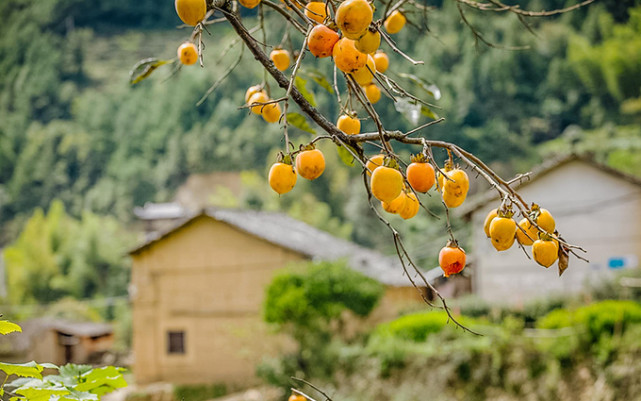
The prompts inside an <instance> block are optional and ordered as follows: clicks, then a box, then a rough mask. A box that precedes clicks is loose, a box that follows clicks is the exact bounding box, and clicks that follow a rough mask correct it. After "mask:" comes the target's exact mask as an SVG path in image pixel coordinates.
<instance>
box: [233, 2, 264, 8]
mask: <svg viewBox="0 0 641 401" xmlns="http://www.w3.org/2000/svg"><path fill="white" fill-rule="evenodd" d="M238 2H239V3H240V5H241V6H243V7H245V8H249V9H251V8H256V6H257V5H259V4H260V0H238Z"/></svg>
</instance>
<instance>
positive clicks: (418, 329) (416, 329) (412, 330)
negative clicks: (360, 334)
mask: <svg viewBox="0 0 641 401" xmlns="http://www.w3.org/2000/svg"><path fill="white" fill-rule="evenodd" d="M449 320H450V319H449V317H448V316H447V313H446V312H445V311H428V312H420V313H413V314H409V315H404V316H401V317H399V318H397V319H395V320H392V321H391V322H389V323H384V324H381V325H379V326H378V327H377V328H376V334H377V335H379V336H384V337H387V336H391V337H397V338H402V339H406V340H411V341H416V342H420V341H425V339H426V338H427V337H428V336H429V335H430V334H433V333H438V332H440V331H441V330H443V328H444V327H445V326H446V325H447V324H448V322H449ZM459 321H460V322H461V324H463V325H465V326H466V327H472V326H473V324H474V321H473V320H472V319H469V318H462V319H461V320H459Z"/></svg>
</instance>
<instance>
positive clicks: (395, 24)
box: [383, 10, 407, 35]
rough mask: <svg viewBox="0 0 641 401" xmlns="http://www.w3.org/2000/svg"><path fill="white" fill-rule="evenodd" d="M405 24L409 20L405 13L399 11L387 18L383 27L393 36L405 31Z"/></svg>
mask: <svg viewBox="0 0 641 401" xmlns="http://www.w3.org/2000/svg"><path fill="white" fill-rule="evenodd" d="M405 22H407V19H406V18H405V16H404V15H403V13H401V12H400V11H398V10H394V11H393V12H392V13H391V14H390V15H389V16H388V17H387V18H385V22H384V23H383V26H384V27H385V30H386V31H387V33H389V34H391V35H393V34H395V33H399V32H400V31H401V29H403V27H404V26H405Z"/></svg>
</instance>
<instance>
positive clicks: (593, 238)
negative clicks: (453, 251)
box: [463, 156, 641, 305]
mask: <svg viewBox="0 0 641 401" xmlns="http://www.w3.org/2000/svg"><path fill="white" fill-rule="evenodd" d="M515 187H517V188H518V191H519V193H520V194H521V195H523V198H524V199H525V200H526V201H528V202H535V203H537V204H539V205H540V206H541V207H543V208H545V209H548V210H549V211H550V212H551V213H552V215H553V216H554V218H555V220H556V227H557V229H558V230H559V231H560V233H561V235H562V236H563V238H565V240H567V241H568V242H569V243H572V244H576V245H580V246H582V247H583V248H585V249H586V250H587V251H588V253H587V254H586V255H585V257H586V258H588V259H589V260H590V263H585V262H583V261H580V260H578V259H576V258H575V257H573V256H571V257H570V267H569V269H568V270H567V271H566V272H565V273H564V274H563V276H561V277H559V275H558V272H557V268H556V265H554V266H553V267H550V268H549V269H545V268H544V267H542V266H539V265H538V264H537V263H536V262H534V261H532V260H529V259H528V258H527V257H526V256H525V255H524V254H523V251H522V250H521V249H520V248H519V247H518V246H516V245H515V246H513V247H512V248H511V249H509V250H508V251H504V252H497V251H496V250H495V249H494V247H493V246H492V244H491V243H490V241H489V239H488V238H487V237H486V236H485V233H484V232H483V222H484V219H485V217H486V215H487V214H488V213H489V211H490V210H492V209H493V208H496V207H497V206H498V205H499V201H498V197H497V192H496V191H495V190H494V191H488V192H487V193H485V194H482V195H480V196H477V197H476V198H475V200H471V202H470V203H469V204H468V206H467V208H466V209H465V210H464V211H463V214H464V215H466V216H467V218H468V219H470V220H471V224H472V226H473V230H474V231H473V252H472V259H473V261H474V268H473V271H474V273H473V278H472V288H473V291H474V292H475V293H476V294H478V295H479V296H480V297H481V298H483V299H485V300H487V301H490V302H495V303H509V304H515V305H520V304H523V303H525V302H527V301H531V300H533V299H537V298H542V297H549V296H553V295H569V294H573V293H576V292H578V291H580V290H582V289H583V288H584V286H585V285H586V284H588V283H599V282H602V281H603V280H605V279H608V278H610V277H612V276H613V273H615V272H617V271H619V270H621V269H626V268H636V267H638V264H639V258H640V257H641V180H640V179H638V178H636V177H632V176H629V175H627V174H624V173H622V172H620V171H617V170H614V169H612V168H610V167H607V166H604V165H601V164H599V163H596V162H595V161H593V160H591V159H589V158H584V157H578V156H568V157H564V158H561V159H556V160H551V161H550V162H548V163H547V164H544V165H542V166H540V167H539V168H537V169H535V170H534V171H533V174H532V175H531V177H530V179H529V180H525V181H524V182H522V183H521V184H520V185H515ZM519 220H520V218H519ZM527 249H528V252H531V247H527Z"/></svg>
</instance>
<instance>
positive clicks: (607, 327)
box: [537, 300, 641, 341]
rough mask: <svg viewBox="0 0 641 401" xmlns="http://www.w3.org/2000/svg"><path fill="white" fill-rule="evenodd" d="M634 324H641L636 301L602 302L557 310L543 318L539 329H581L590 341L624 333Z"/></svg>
mask: <svg viewBox="0 0 641 401" xmlns="http://www.w3.org/2000/svg"><path fill="white" fill-rule="evenodd" d="M632 323H641V305H640V304H639V303H637V302H634V301H612V300H610V301H602V302H596V303H593V304H591V305H588V306H584V307H581V308H578V309H576V310H575V311H569V310H566V309H557V310H555V311H552V312H550V313H548V314H547V315H546V316H544V317H543V318H541V319H540V320H539V321H538V323H537V327H538V328H542V329H560V328H564V327H573V326H574V327H579V328H583V329H585V330H587V332H588V334H589V336H590V340H591V341H596V340H598V339H599V337H601V336H602V335H603V334H614V332H615V331H620V332H622V331H624V330H625V329H626V328H627V327H628V326H629V325H630V324H632Z"/></svg>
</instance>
